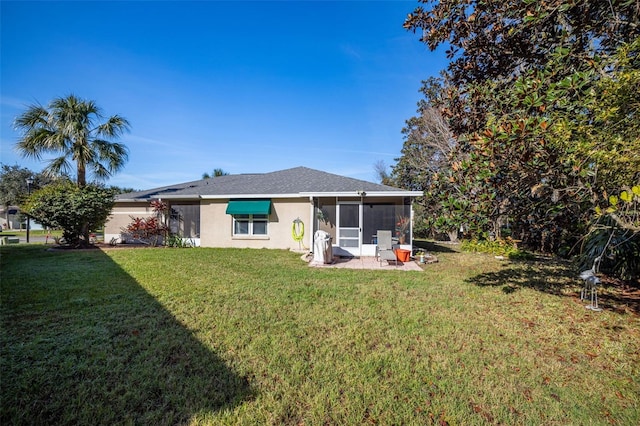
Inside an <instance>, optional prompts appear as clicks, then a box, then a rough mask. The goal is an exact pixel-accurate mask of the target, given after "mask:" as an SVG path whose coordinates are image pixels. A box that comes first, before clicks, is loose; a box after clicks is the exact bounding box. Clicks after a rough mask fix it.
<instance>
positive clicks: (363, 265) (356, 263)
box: [309, 256, 422, 271]
mask: <svg viewBox="0 0 640 426" xmlns="http://www.w3.org/2000/svg"><path fill="white" fill-rule="evenodd" d="M309 266H310V267H313V268H347V269H374V270H380V271H382V270H384V271H422V268H421V267H420V265H418V263H417V262H415V261H413V260H411V261H409V262H400V261H398V266H396V265H395V264H394V263H393V262H391V263H389V262H386V261H384V262H379V261H378V259H376V258H375V257H370V256H362V257H338V256H335V257H334V258H333V261H332V263H317V262H313V261H311V262H309Z"/></svg>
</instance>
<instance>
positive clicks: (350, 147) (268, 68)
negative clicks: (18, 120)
mask: <svg viewBox="0 0 640 426" xmlns="http://www.w3.org/2000/svg"><path fill="white" fill-rule="evenodd" d="M417 5H418V3H417V1H390V2H384V1H348V2H339V1H335V2H334V1H279V2H271V1H259V2H245V1H238V2H217V1H197V2H168V1H141V2H115V1H114V2H54V1H49V2H42V1H41V2H26V1H19V2H10V1H2V2H1V3H0V15H1V46H0V52H1V74H0V107H1V110H0V132H1V133H0V138H1V147H0V161H1V162H2V163H3V164H9V165H13V164H19V165H20V166H23V167H28V168H30V169H32V170H34V171H38V170H41V169H42V168H43V167H44V164H43V163H40V162H35V161H31V160H25V159H23V158H21V157H20V156H19V155H18V154H17V153H16V152H15V151H14V145H15V142H16V141H17V139H18V137H19V135H18V133H16V132H15V131H14V130H13V120H14V119H15V117H16V116H17V115H19V114H20V113H21V112H22V111H24V110H25V108H26V106H27V105H29V104H33V103H37V102H39V103H41V104H43V105H46V104H48V102H49V101H50V100H52V99H53V98H56V97H60V96H66V95H68V94H70V93H73V94H75V95H77V96H79V97H81V98H84V99H92V100H94V101H96V103H97V104H98V105H99V106H100V107H101V108H102V109H103V112H104V113H105V115H113V114H120V115H123V116H124V117H126V118H127V119H128V120H129V121H130V122H131V125H132V129H131V132H130V133H128V134H125V135H124V137H122V138H121V139H120V142H122V143H124V144H125V145H127V147H128V148H129V161H128V163H127V165H126V167H125V168H124V170H122V171H121V172H120V173H118V174H116V175H115V176H114V177H112V178H111V179H110V180H109V181H108V183H109V184H113V185H118V186H124V187H133V188H135V189H148V188H152V187H156V186H162V185H166V184H172V183H178V182H186V181H190V180H197V179H200V178H201V176H202V174H203V173H204V172H209V173H211V172H212V171H213V169H214V168H221V169H223V170H225V171H226V172H229V173H233V174H235V173H253V172H269V171H275V170H282V169H286V168H290V167H296V166H307V167H311V168H316V169H319V170H324V171H327V172H331V173H337V174H341V175H345V176H350V177H354V178H358V179H364V180H369V181H376V179H377V177H376V175H375V172H374V164H375V163H376V162H377V161H380V160H382V161H384V162H385V163H386V164H387V165H391V164H393V163H394V159H395V158H397V157H398V156H399V155H400V150H401V149H402V142H403V139H402V134H401V133H400V131H401V129H402V127H403V126H404V121H405V120H406V119H408V118H410V117H411V116H413V115H414V114H415V111H416V103H417V102H418V100H419V99H420V93H419V92H418V90H419V88H420V85H421V81H422V80H424V79H426V78H428V77H430V76H435V75H437V74H438V73H439V72H440V70H441V69H443V68H444V67H445V66H446V60H445V58H444V53H442V52H429V51H428V49H427V48H426V47H425V46H424V45H422V44H421V43H420V42H419V41H418V35H416V34H413V33H410V32H407V31H405V30H404V29H403V28H402V23H403V21H404V18H405V17H406V15H407V13H410V12H411V11H412V10H413V9H414V8H415V7H416V6H417Z"/></svg>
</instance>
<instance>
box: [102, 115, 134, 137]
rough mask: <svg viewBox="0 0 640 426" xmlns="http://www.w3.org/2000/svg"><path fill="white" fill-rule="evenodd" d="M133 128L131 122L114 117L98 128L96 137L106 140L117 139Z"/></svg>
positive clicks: (117, 116)
mask: <svg viewBox="0 0 640 426" xmlns="http://www.w3.org/2000/svg"><path fill="white" fill-rule="evenodd" d="M130 128H131V125H130V124H129V121H128V120H127V119H126V118H124V117H121V116H119V115H113V116H111V117H109V119H108V120H107V121H106V122H104V123H102V124H101V125H99V126H98V127H97V128H96V135H97V136H99V137H105V138H108V139H110V138H116V137H119V136H121V135H122V134H123V133H124V132H128V131H129V130H130Z"/></svg>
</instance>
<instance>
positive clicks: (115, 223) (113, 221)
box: [104, 202, 154, 242]
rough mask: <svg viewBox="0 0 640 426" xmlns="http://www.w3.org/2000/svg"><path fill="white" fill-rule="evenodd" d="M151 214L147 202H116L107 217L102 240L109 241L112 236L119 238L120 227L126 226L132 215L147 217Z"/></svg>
mask: <svg viewBox="0 0 640 426" xmlns="http://www.w3.org/2000/svg"><path fill="white" fill-rule="evenodd" d="M153 214H154V213H153V209H152V208H151V206H150V205H149V202H144V203H121V204H116V205H115V206H114V208H113V209H112V210H111V214H110V215H109V217H108V218H107V223H106V224H105V227H104V240H105V241H106V242H109V241H111V239H112V238H120V234H121V233H122V228H126V226H127V225H129V224H130V223H131V221H132V220H133V219H132V217H142V218H147V217H149V216H153Z"/></svg>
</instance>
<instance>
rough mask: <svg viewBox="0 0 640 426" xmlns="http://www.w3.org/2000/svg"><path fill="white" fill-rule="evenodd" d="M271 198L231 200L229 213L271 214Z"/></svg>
mask: <svg viewBox="0 0 640 426" xmlns="http://www.w3.org/2000/svg"><path fill="white" fill-rule="evenodd" d="M270 213H271V200H231V201H229V204H228V205H227V214H231V215H236V214H266V215H268V214H270Z"/></svg>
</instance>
